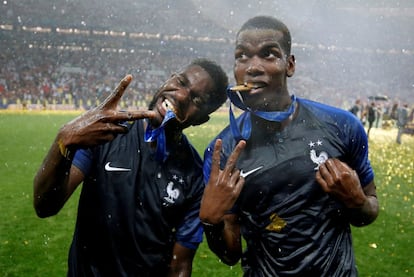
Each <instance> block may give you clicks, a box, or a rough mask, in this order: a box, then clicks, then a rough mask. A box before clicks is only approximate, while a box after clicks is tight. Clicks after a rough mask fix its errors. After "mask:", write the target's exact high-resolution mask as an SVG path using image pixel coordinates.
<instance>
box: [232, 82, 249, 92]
mask: <svg viewBox="0 0 414 277" xmlns="http://www.w3.org/2000/svg"><path fill="white" fill-rule="evenodd" d="M253 88H254V86H253V84H251V83H244V84H243V85H237V86H234V87H231V88H230V90H231V91H249V90H252V89H253Z"/></svg>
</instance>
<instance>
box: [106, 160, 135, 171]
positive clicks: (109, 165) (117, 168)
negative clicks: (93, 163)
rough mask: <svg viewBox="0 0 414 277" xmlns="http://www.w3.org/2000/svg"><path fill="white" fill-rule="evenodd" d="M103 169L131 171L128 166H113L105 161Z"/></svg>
mask: <svg viewBox="0 0 414 277" xmlns="http://www.w3.org/2000/svg"><path fill="white" fill-rule="evenodd" d="M105 170H106V171H131V169H130V168H123V167H113V166H111V162H107V163H106V165H105Z"/></svg>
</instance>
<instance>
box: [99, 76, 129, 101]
mask: <svg viewBox="0 0 414 277" xmlns="http://www.w3.org/2000/svg"><path fill="white" fill-rule="evenodd" d="M131 81H132V75H130V74H128V75H126V76H125V77H124V78H123V79H122V80H121V81H120V82H119V84H118V86H117V87H116V88H115V90H113V91H112V93H111V94H110V95H109V96H108V97H107V98H106V99H105V100H104V101H103V102H102V104H101V105H100V106H101V107H102V108H105V109H115V108H116V106H117V105H118V102H119V100H120V99H121V97H122V95H123V94H124V92H125V90H126V88H127V87H128V85H129V84H130V83H131Z"/></svg>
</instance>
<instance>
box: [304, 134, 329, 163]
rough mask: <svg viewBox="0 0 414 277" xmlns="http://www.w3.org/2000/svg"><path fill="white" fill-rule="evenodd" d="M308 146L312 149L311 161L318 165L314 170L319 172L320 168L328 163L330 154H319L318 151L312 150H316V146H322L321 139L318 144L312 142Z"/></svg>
mask: <svg viewBox="0 0 414 277" xmlns="http://www.w3.org/2000/svg"><path fill="white" fill-rule="evenodd" d="M308 145H309V147H310V148H311V150H310V152H309V156H310V159H311V160H312V162H313V163H315V164H316V167H315V168H314V169H315V170H318V169H319V166H320V165H321V164H323V163H324V162H326V160H327V159H328V158H329V156H328V153H326V152H325V151H321V152H319V154H317V153H316V150H315V149H312V148H315V147H316V146H322V141H321V140H319V139H318V140H317V141H316V142H313V141H310V142H309V144H308Z"/></svg>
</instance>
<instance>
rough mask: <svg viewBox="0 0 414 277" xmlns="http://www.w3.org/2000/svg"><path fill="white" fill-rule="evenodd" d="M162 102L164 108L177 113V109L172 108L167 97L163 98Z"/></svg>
mask: <svg viewBox="0 0 414 277" xmlns="http://www.w3.org/2000/svg"><path fill="white" fill-rule="evenodd" d="M162 104H163V106H164V108H165V109H166V110H171V111H172V112H173V113H175V114H177V110H176V109H175V108H174V106H173V104H172V103H171V102H170V101H169V100H168V99H165V100H164V102H163V103H162Z"/></svg>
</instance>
